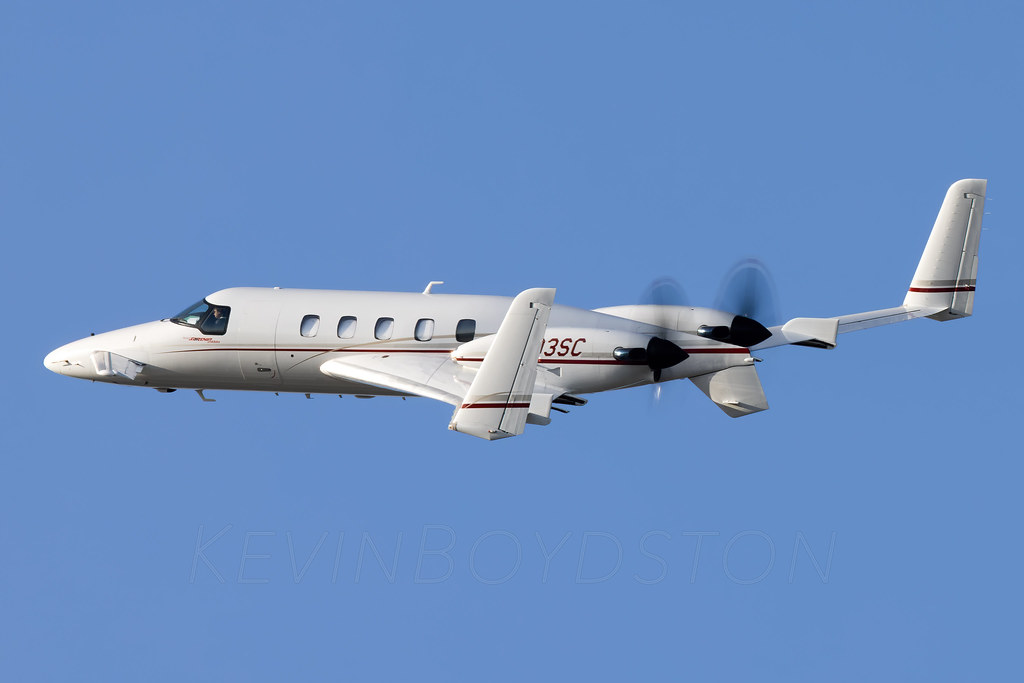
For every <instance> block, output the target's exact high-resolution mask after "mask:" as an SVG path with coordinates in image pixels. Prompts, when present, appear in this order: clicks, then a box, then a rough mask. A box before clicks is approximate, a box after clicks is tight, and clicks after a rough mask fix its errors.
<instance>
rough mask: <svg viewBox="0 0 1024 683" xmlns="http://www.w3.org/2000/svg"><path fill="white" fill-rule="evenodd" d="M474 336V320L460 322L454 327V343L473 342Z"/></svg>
mask: <svg viewBox="0 0 1024 683" xmlns="http://www.w3.org/2000/svg"><path fill="white" fill-rule="evenodd" d="M475 336H476V321H475V320H466V319H464V320H460V321H459V324H458V325H456V326H455V341H460V342H468V341H473V337H475Z"/></svg>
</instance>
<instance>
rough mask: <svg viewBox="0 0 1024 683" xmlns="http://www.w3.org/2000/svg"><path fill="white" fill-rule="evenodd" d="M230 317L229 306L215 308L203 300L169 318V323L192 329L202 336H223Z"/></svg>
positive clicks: (215, 306)
mask: <svg viewBox="0 0 1024 683" xmlns="http://www.w3.org/2000/svg"><path fill="white" fill-rule="evenodd" d="M230 315H231V308H230V307H229V306H217V305H215V304H211V303H210V302H209V301H207V300H206V299H203V300H202V301H199V302H197V303H194V304H192V305H191V306H189V307H188V308H186V309H185V310H184V311H182V312H181V313H179V314H178V315H176V316H174V317H173V318H171V322H172V323H177V324H179V325H185V326H186V327H194V328H196V329H198V330H199V331H200V332H202V333H203V334H210V335H214V334H224V333H225V332H227V330H228V317H230Z"/></svg>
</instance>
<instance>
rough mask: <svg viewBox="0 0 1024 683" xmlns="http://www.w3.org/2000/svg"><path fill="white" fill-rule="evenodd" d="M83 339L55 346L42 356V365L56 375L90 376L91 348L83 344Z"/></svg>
mask: <svg viewBox="0 0 1024 683" xmlns="http://www.w3.org/2000/svg"><path fill="white" fill-rule="evenodd" d="M83 342H86V340H85V339H82V340H79V341H76V342H71V343H70V344H65V345H64V346H61V347H60V348H56V349H54V350H53V351H50V353H48V354H46V358H43V367H44V368H46V369H47V370H50V371H52V372H56V373H57V374H58V375H68V376H69V377H90V376H91V375H93V374H94V373H93V372H92V371H93V367H92V360H91V358H90V357H89V354H90V353H91V351H92V349H91V347H89V345H88V344H87V343H86V344H83Z"/></svg>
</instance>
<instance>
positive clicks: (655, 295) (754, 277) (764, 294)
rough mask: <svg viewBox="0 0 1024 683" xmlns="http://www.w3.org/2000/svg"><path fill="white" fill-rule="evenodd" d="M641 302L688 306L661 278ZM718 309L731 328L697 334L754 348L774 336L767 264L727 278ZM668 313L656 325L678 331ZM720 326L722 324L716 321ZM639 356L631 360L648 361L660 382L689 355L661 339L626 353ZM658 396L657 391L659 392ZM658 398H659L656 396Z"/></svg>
mask: <svg viewBox="0 0 1024 683" xmlns="http://www.w3.org/2000/svg"><path fill="white" fill-rule="evenodd" d="M641 302H642V303H644V304H646V305H652V306H687V305H688V303H687V298H686V293H685V292H684V291H683V288H682V287H681V286H680V285H679V283H678V282H676V281H675V280H673V279H671V278H658V279H657V280H654V281H653V282H652V283H651V284H650V285H649V286H648V287H647V289H646V290H645V292H644V294H643V296H642V297H641ZM714 307H715V309H717V310H718V311H720V312H722V313H726V314H733V317H732V319H731V320H730V321H728V324H701V325H699V326H698V327H697V329H696V330H694V331H695V332H696V334H698V335H700V336H702V337H707V338H708V339H714V340H716V341H721V342H725V343H727V344H734V345H736V346H744V347H751V346H755V345H756V344H759V343H761V342H763V341H764V340H765V339H768V338H769V337H770V336H771V332H770V331H769V330H768V328H767V327H765V323H767V324H768V325H772V324H775V322H776V321H777V319H778V306H777V305H776V296H775V285H774V284H773V282H772V278H771V275H769V273H768V270H767V268H765V266H764V264H763V263H761V262H760V261H758V260H757V259H744V260H742V261H740V262H739V263H737V264H736V265H735V266H733V267H732V269H731V270H730V271H729V272H728V273H727V274H726V276H725V278H724V279H723V281H722V286H721V288H720V289H719V292H718V296H717V297H716V298H715V306H714ZM669 317H670V316H669V311H668V310H665V311H661V312H659V317H658V318H655V320H654V321H653V322H654V323H655V324H656V325H658V326H660V327H665V328H668V329H674V328H675V321H674V320H670V319H669ZM717 322H718V323H720V322H722V321H717ZM624 351H629V352H631V353H634V354H636V356H634V357H631V358H630V359H631V360H641V358H640V357H639V356H640V355H641V354H642V355H643V358H642V359H643V360H646V361H647V364H648V366H649V367H650V368H651V370H652V371H653V373H654V381H655V382H659V381H661V371H662V370H664V369H666V368H670V367H672V366H674V365H676V364H678V363H680V362H682V361H683V360H685V359H686V357H687V354H686V352H685V351H683V350H682V349H681V348H679V346H677V345H676V344H674V343H672V342H670V341H668V340H666V339H662V338H660V337H651V341H650V342H649V343H648V345H647V348H646V349H628V350H627V349H624ZM656 392H657V389H656ZM656 397H657V394H656Z"/></svg>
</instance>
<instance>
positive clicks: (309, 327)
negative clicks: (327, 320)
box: [299, 315, 320, 337]
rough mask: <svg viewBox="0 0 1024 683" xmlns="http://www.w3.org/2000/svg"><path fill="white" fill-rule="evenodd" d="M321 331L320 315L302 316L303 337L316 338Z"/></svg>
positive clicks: (300, 332)
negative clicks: (318, 331)
mask: <svg viewBox="0 0 1024 683" xmlns="http://www.w3.org/2000/svg"><path fill="white" fill-rule="evenodd" d="M319 329H320V316H318V315H304V316H302V324H301V325H299V334H301V335H302V336H303V337H315V336H316V333H317V330H319Z"/></svg>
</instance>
